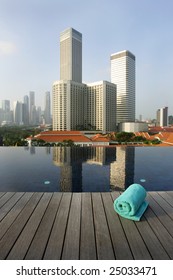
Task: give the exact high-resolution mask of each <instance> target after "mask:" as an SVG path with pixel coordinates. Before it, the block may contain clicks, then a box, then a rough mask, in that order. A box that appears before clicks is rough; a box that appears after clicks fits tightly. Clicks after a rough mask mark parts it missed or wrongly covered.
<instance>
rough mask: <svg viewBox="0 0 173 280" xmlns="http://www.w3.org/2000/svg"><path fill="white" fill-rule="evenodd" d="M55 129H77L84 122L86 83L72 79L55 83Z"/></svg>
mask: <svg viewBox="0 0 173 280" xmlns="http://www.w3.org/2000/svg"><path fill="white" fill-rule="evenodd" d="M52 92H53V100H52V101H53V130H77V129H80V128H83V124H84V98H85V93H86V85H85V84H82V83H77V82H74V81H70V80H68V81H67V80H66V81H65V80H62V81H57V82H55V83H54V84H53V89H52Z"/></svg>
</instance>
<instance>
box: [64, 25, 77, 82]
mask: <svg viewBox="0 0 173 280" xmlns="http://www.w3.org/2000/svg"><path fill="white" fill-rule="evenodd" d="M60 80H72V81H75V82H78V83H82V34H81V33H80V32H78V31H76V30H75V29H73V28H68V29H66V30H65V31H63V32H61V35H60Z"/></svg>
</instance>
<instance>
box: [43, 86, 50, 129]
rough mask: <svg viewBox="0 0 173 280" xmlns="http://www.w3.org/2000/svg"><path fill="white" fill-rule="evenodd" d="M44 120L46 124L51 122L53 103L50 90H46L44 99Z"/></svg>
mask: <svg viewBox="0 0 173 280" xmlns="http://www.w3.org/2000/svg"><path fill="white" fill-rule="evenodd" d="M44 120H45V123H46V124H51V103H50V92H49V91H47V92H45V101H44Z"/></svg>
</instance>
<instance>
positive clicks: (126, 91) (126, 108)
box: [111, 50, 135, 124]
mask: <svg viewBox="0 0 173 280" xmlns="http://www.w3.org/2000/svg"><path fill="white" fill-rule="evenodd" d="M111 82H112V83H114V84H116V85H117V124H118V123H121V122H134V121H135V56H134V55H133V54H132V53H131V52H130V51H127V50H125V51H121V52H118V53H114V54H112V55H111Z"/></svg>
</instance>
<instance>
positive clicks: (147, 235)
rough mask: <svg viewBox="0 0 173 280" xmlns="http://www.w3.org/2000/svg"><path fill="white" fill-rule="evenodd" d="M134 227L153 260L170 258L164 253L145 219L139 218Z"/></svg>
mask: <svg viewBox="0 0 173 280" xmlns="http://www.w3.org/2000/svg"><path fill="white" fill-rule="evenodd" d="M136 226H137V228H138V230H139V232H140V234H141V236H142V238H143V240H144V242H145V244H146V246H147V248H148V250H149V252H150V254H151V256H152V259H154V260H168V259H170V257H169V256H168V254H167V253H166V251H165V249H164V247H163V246H162V245H161V243H160V241H159V240H158V238H157V236H156V235H155V233H154V232H153V230H152V228H151V227H150V225H149V224H148V222H147V220H146V219H145V217H142V218H141V221H140V222H136Z"/></svg>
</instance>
